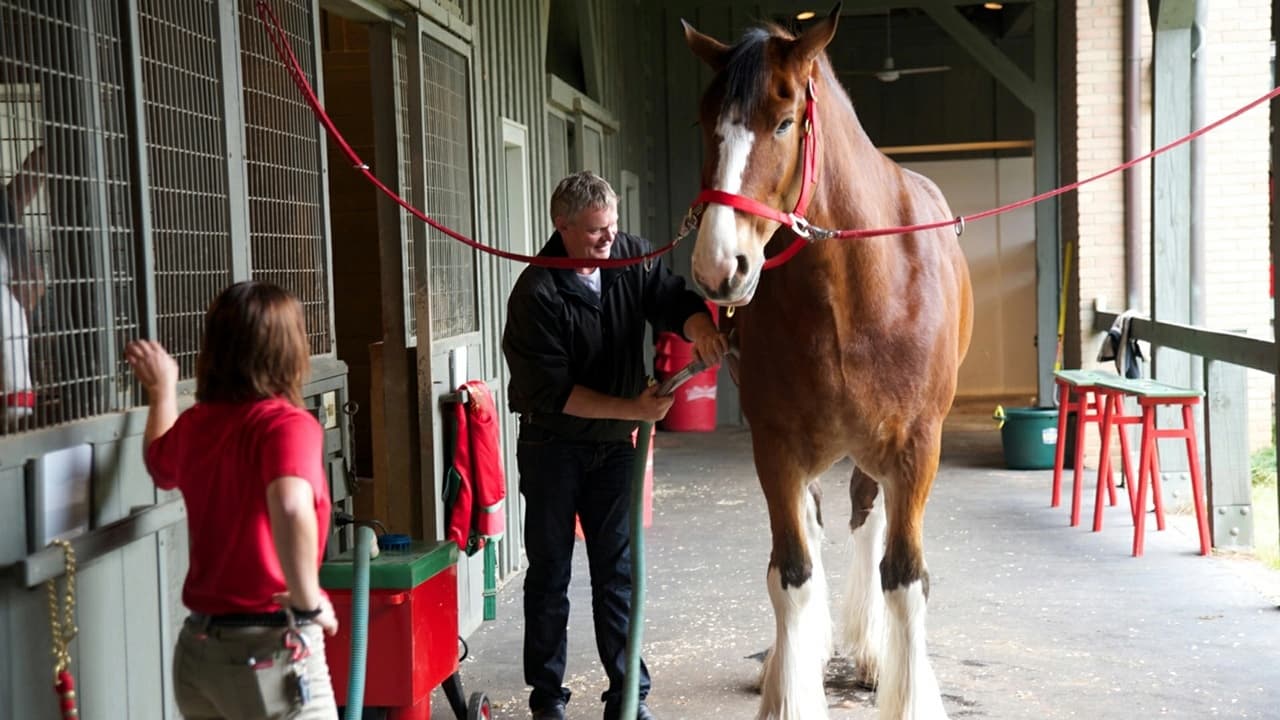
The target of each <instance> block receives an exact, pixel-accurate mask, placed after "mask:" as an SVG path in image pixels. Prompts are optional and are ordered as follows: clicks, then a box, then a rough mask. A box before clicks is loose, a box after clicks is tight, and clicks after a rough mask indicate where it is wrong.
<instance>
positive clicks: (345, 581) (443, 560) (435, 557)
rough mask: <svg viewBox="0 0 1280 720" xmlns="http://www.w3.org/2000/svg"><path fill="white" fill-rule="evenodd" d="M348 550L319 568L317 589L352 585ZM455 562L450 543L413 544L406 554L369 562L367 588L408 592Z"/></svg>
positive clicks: (453, 546) (388, 553) (384, 555)
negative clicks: (318, 586) (318, 585)
mask: <svg viewBox="0 0 1280 720" xmlns="http://www.w3.org/2000/svg"><path fill="white" fill-rule="evenodd" d="M351 556H352V552H351V551H350V550H348V551H346V552H344V553H342V554H341V555H339V556H337V557H336V558H334V559H332V560H326V561H325V562H324V563H323V564H322V565H321V566H320V586H321V587H323V588H325V589H328V590H346V589H350V588H351V586H352V585H353V584H354V580H355V578H354V574H355V566H354V565H353V563H352V557H351ZM456 562H458V545H457V544H456V543H454V542H452V541H449V540H446V541H444V542H430V543H428V542H426V541H423V540H415V541H413V542H412V543H410V544H409V549H408V550H403V551H389V550H383V551H382V552H381V553H379V554H378V557H376V558H374V559H372V560H370V561H369V587H371V588H384V589H393V590H409V589H412V588H415V587H417V586H419V585H421V584H422V583H424V582H426V581H427V580H430V579H431V578H432V577H435V576H436V575H437V574H438V573H440V571H442V570H444V569H446V568H448V567H449V566H451V565H453V564H454V563H456Z"/></svg>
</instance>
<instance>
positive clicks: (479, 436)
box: [448, 380, 507, 553]
mask: <svg viewBox="0 0 1280 720" xmlns="http://www.w3.org/2000/svg"><path fill="white" fill-rule="evenodd" d="M458 390H459V392H462V391H465V392H466V393H467V396H468V399H467V402H465V403H456V404H455V405H454V410H453V418H454V428H455V430H456V433H455V435H454V448H453V467H452V472H454V473H456V481H457V495H456V497H455V498H454V501H453V506H452V508H451V509H450V510H449V531H448V539H450V540H453V541H454V542H455V543H457V544H458V549H459V550H462V551H463V552H467V553H474V552H475V551H477V550H479V549H480V548H483V547H484V544H485V542H486V541H487V540H490V539H492V540H497V539H500V538H501V537H502V535H503V532H504V531H505V529H506V521H505V519H504V517H503V505H504V503H505V500H506V495H507V479H506V474H505V473H504V472H503V470H502V444H501V442H500V440H499V435H498V413H497V411H496V409H495V407H494V404H493V395H491V394H490V393H489V388H488V387H487V386H486V385H485V384H484V383H483V382H481V381H479V380H470V381H468V382H467V383H465V384H463V386H462V387H460V388H458Z"/></svg>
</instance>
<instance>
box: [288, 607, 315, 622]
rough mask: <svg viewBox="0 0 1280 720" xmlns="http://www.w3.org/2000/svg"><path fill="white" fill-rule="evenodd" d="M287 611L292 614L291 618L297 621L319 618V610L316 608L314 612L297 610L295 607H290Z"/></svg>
mask: <svg viewBox="0 0 1280 720" xmlns="http://www.w3.org/2000/svg"><path fill="white" fill-rule="evenodd" d="M289 610H291V611H292V612H293V617H294V618H296V619H298V620H315V619H316V618H317V617H319V616H320V610H321V608H316V609H315V610H299V609H298V608H296V607H292V606H290V608H289Z"/></svg>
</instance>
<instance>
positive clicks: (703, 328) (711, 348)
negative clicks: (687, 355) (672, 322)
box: [684, 313, 729, 367]
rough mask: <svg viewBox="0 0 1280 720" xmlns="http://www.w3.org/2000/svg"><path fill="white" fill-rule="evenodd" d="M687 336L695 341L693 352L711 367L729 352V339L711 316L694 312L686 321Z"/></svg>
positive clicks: (685, 330)
mask: <svg viewBox="0 0 1280 720" xmlns="http://www.w3.org/2000/svg"><path fill="white" fill-rule="evenodd" d="M684 334H685V337H687V338H689V339H690V340H692V341H693V352H694V355H696V356H697V358H698V359H699V360H701V361H702V364H703V365H705V366H706V367H711V366H712V365H715V364H716V363H718V362H720V359H721V358H723V357H724V354H725V353H727V352H729V339H728V338H727V337H726V336H724V335H721V334H720V331H719V330H718V329H717V328H716V325H715V323H713V322H712V321H711V316H710V315H708V314H707V313H694V314H693V315H690V316H689V319H688V320H685V322H684Z"/></svg>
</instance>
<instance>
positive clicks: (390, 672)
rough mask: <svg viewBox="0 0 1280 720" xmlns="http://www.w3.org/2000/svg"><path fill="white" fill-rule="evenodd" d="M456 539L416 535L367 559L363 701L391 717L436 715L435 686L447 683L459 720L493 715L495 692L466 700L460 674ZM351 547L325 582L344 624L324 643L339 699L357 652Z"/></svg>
mask: <svg viewBox="0 0 1280 720" xmlns="http://www.w3.org/2000/svg"><path fill="white" fill-rule="evenodd" d="M457 562H458V546H457V545H455V544H454V543H453V542H449V541H444V542H439V543H426V542H420V541H414V542H411V543H406V544H405V546H404V547H399V546H398V545H395V544H393V545H391V546H390V549H387V548H384V549H383V550H382V551H381V552H380V553H379V555H378V557H376V558H374V559H373V560H371V561H370V563H369V626H368V628H369V629H368V653H367V658H368V660H367V664H366V671H365V691H364V705H365V707H366V708H383V709H385V715H386V718H387V720H430V718H431V691H432V690H433V689H434V688H435V687H436V686H442V689H443V690H444V692H445V696H446V698H447V699H448V700H449V705H450V706H451V708H452V709H453V712H454V714H455V715H456V716H457V717H458V720H488V719H489V718H490V717H491V712H490V709H489V699H488V698H487V697H485V695H484V693H480V692H477V693H472V695H471V698H470V699H469V700H464V697H465V696H464V694H463V690H462V681H461V678H460V677H459V675H458V569H457ZM352 575H353V568H352V562H351V552H350V551H348V552H346V553H343V554H342V555H341V556H339V557H338V558H336V559H334V560H330V561H326V562H325V563H324V565H322V566H321V568H320V584H321V585H323V586H324V588H325V590H326V591H327V592H328V593H329V597H330V599H331V600H332V601H333V607H334V610H335V611H336V612H337V614H338V618H339V620H340V621H341V624H342V627H341V629H340V630H339V631H338V634H337V635H336V636H334V637H332V638H328V639H327V640H326V643H325V657H326V659H327V660H328V661H329V671H330V673H331V674H332V676H333V690H334V693H335V694H336V695H337V701H338V705H340V706H341V705H345V704H346V701H347V690H348V688H347V684H348V681H349V677H350V668H349V661H350V657H351V627H350V625H351V620H350V618H351V587H352V584H353V576H352Z"/></svg>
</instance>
